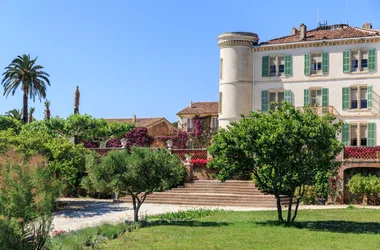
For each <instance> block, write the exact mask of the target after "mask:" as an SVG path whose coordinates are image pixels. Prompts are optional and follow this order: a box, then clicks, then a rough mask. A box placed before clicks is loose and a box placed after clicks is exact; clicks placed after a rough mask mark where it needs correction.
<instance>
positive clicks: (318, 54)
mask: <svg viewBox="0 0 380 250" xmlns="http://www.w3.org/2000/svg"><path fill="white" fill-rule="evenodd" d="M316 57H319V58H320V61H319V62H318V63H320V66H321V68H320V69H315V70H313V59H314V58H316ZM322 57H323V52H322V51H318V52H312V53H310V75H312V76H316V75H323V58H322ZM318 63H317V64H316V65H318ZM317 67H318V66H317Z"/></svg>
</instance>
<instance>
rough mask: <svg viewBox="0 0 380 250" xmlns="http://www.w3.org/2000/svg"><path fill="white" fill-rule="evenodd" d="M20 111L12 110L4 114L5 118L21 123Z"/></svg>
mask: <svg viewBox="0 0 380 250" xmlns="http://www.w3.org/2000/svg"><path fill="white" fill-rule="evenodd" d="M22 113H23V112H22V109H21V110H20V109H12V110H9V111H8V112H6V113H5V116H7V117H11V118H13V119H16V120H18V121H22Z"/></svg>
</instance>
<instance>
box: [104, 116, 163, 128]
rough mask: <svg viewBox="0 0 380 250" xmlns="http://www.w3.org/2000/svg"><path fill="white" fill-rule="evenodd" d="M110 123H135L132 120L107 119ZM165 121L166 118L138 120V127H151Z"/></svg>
mask: <svg viewBox="0 0 380 250" xmlns="http://www.w3.org/2000/svg"><path fill="white" fill-rule="evenodd" d="M106 120H107V121H109V122H125V123H130V122H133V119H132V118H112V119H106ZM161 120H165V118H163V117H161V118H136V127H144V128H145V127H149V126H150V125H152V124H154V123H156V122H158V121H161Z"/></svg>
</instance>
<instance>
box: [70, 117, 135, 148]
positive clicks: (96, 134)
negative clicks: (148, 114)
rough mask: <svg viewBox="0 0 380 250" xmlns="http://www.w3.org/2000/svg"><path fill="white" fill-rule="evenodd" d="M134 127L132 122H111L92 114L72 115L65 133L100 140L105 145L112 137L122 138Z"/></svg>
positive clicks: (90, 139)
mask: <svg viewBox="0 0 380 250" xmlns="http://www.w3.org/2000/svg"><path fill="white" fill-rule="evenodd" d="M133 129H134V125H133V124H132V123H116V122H114V123H111V122H108V121H107V120H105V119H97V118H93V117H92V116H90V115H86V114H84V115H80V114H74V115H70V116H69V117H68V118H67V119H66V122H65V127H64V133H65V134H66V135H67V136H69V137H77V138H78V139H79V140H81V141H93V142H99V143H100V144H101V145H103V146H105V145H106V143H107V141H108V140H110V139H112V138H121V137H123V136H124V135H125V134H126V133H127V132H129V131H131V130H133Z"/></svg>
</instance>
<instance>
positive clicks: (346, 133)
mask: <svg viewBox="0 0 380 250" xmlns="http://www.w3.org/2000/svg"><path fill="white" fill-rule="evenodd" d="M349 138H350V126H349V125H348V124H347V123H344V124H343V126H342V142H343V144H344V146H349V145H350V139H349Z"/></svg>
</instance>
